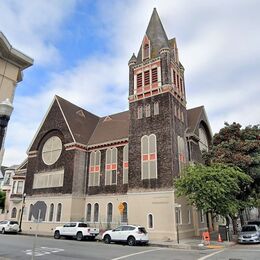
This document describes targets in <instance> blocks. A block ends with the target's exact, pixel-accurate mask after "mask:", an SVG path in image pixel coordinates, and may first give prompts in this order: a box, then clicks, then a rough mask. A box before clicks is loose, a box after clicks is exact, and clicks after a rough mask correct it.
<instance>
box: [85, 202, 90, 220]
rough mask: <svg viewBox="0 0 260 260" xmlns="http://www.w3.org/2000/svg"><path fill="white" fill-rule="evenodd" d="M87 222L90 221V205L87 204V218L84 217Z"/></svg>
mask: <svg viewBox="0 0 260 260" xmlns="http://www.w3.org/2000/svg"><path fill="white" fill-rule="evenodd" d="M86 220H87V222H90V221H91V204H90V203H88V205H87V217H86Z"/></svg>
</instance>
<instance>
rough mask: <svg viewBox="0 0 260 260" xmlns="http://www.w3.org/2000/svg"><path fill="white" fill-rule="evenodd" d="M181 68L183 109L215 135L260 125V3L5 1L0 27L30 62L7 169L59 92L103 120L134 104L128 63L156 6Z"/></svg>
mask: <svg viewBox="0 0 260 260" xmlns="http://www.w3.org/2000/svg"><path fill="white" fill-rule="evenodd" d="M154 7H156V9H157V11H158V13H159V16H160V18H161V21H162V23H163V26H164V29H165V31H166V33H167V36H168V38H169V39H170V38H173V37H176V39H177V44H178V49H179V58H180V61H181V62H182V64H183V65H184V67H185V84H186V95H187V108H193V107H196V106H200V105H204V106H205V109H206V112H207V115H208V119H209V121H210V124H211V128H212V132H213V133H216V132H218V131H219V129H220V128H222V127H223V126H224V122H228V123H232V122H238V123H240V124H241V125H242V126H243V127H244V126H247V125H255V124H259V123H260V102H259V99H260V47H259V46H260V34H259V27H260V15H259V10H260V1H258V0H247V1H245V0H229V1H226V0H218V1H208V0H193V1H190V0H96V1H95V0H62V1H61V0H52V1H45V0H37V1H31V0H6V1H3V0H0V17H1V19H0V31H2V32H3V33H4V34H5V36H6V37H7V39H8V40H9V42H10V43H11V45H12V46H13V47H14V48H16V49H18V50H20V51H22V52H23V53H25V54H27V55H28V56H30V57H32V58H33V59H34V65H33V66H32V67H30V68H28V69H26V70H25V71H24V78H23V81H22V82H20V83H19V84H18V86H17V89H16V94H15V99H14V104H13V105H14V112H13V114H12V116H11V119H10V121H9V125H8V131H7V136H6V139H5V155H4V161H3V165H7V166H10V165H13V164H20V163H21V162H22V161H23V160H24V159H25V158H26V151H27V149H28V147H29V145H30V143H31V141H32V139H33V137H34V135H35V134H36V131H37V129H38V127H39V125H40V123H41V121H42V119H43V118H44V115H45V113H46V112H47V110H48V108H49V105H50V104H51V102H52V100H53V98H54V95H55V94H57V95H59V96H61V97H63V98H65V99H67V100H69V101H70V102H72V103H74V104H76V105H78V106H81V107H83V108H84V109H86V110H88V111H90V112H92V113H94V114H96V115H98V116H104V115H108V114H113V113H117V112H121V111H124V110H127V109H128V99H127V98H128V65H127V64H128V61H129V59H130V57H131V56H132V54H133V52H134V53H136V54H137V53H138V50H139V47H140V45H141V42H142V39H143V37H144V34H145V31H146V28H147V25H148V22H149V19H150V16H151V14H152V11H153V8H154Z"/></svg>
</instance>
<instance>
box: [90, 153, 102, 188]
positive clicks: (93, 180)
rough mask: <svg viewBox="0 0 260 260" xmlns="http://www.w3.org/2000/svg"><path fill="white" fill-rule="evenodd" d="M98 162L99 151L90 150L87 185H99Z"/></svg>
mask: <svg viewBox="0 0 260 260" xmlns="http://www.w3.org/2000/svg"><path fill="white" fill-rule="evenodd" d="M100 162H101V152H100V151H99V150H98V151H92V152H91V153H90V163H89V176H88V186H89V187H91V186H99V185H100Z"/></svg>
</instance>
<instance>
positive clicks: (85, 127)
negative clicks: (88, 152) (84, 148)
mask: <svg viewBox="0 0 260 260" xmlns="http://www.w3.org/2000/svg"><path fill="white" fill-rule="evenodd" d="M56 99H57V101H58V103H59V106H60V108H61V110H62V112H63V115H64V117H65V120H66V122H67V125H68V127H69V129H70V130H71V134H72V136H73V139H74V140H75V142H77V143H81V144H85V145H87V143H88V141H89V139H90V137H91V135H92V134H93V131H94V129H95V128H96V125H97V123H98V121H99V117H98V116H96V115H94V114H92V113H90V112H88V111H86V110H84V109H82V108H81V107H78V106H76V105H74V104H72V103H70V102H69V101H67V100H65V99H63V98H61V97H59V96H56Z"/></svg>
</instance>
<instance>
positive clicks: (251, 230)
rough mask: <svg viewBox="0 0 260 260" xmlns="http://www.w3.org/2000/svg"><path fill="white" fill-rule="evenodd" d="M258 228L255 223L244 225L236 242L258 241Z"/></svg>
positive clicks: (259, 232) (259, 236) (259, 235)
mask: <svg viewBox="0 0 260 260" xmlns="http://www.w3.org/2000/svg"><path fill="white" fill-rule="evenodd" d="M259 242H260V229H259V228H258V226H257V225H245V226H243V227H242V229H241V232H240V233H239V235H238V243H259Z"/></svg>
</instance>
